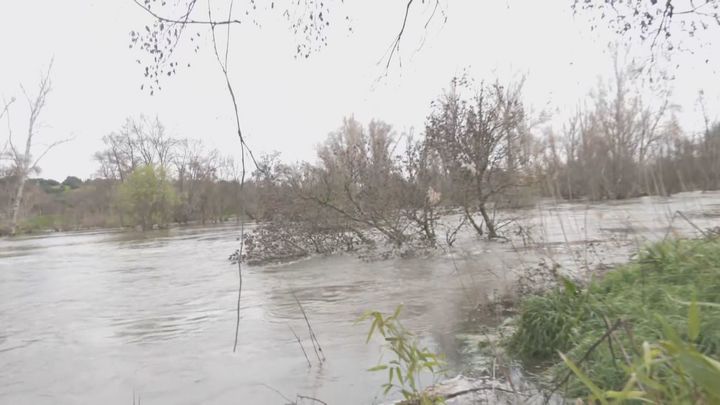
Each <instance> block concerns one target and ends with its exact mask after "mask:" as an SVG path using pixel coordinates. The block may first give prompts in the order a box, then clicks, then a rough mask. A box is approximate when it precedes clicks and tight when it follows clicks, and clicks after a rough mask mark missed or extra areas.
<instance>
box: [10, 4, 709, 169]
mask: <svg viewBox="0 0 720 405" xmlns="http://www.w3.org/2000/svg"><path fill="white" fill-rule="evenodd" d="M6 3H7V4H4V5H3V7H2V12H0V55H2V56H1V57H0V97H3V96H4V97H5V98H8V99H9V98H10V97H12V96H16V97H19V101H22V98H21V96H22V93H21V91H20V87H19V84H20V83H23V84H24V85H25V87H26V88H27V89H28V90H29V91H30V92H33V90H34V89H35V87H36V85H37V82H38V79H39V77H40V72H41V71H42V69H43V68H45V67H46V66H47V64H48V62H49V60H50V59H51V58H52V57H54V60H55V62H54V68H53V71H52V79H53V92H52V93H51V95H50V98H49V100H48V105H47V108H46V110H45V111H44V112H43V116H42V120H41V121H42V127H41V131H40V132H39V135H38V138H37V142H38V143H39V144H40V145H42V144H47V143H50V142H52V141H54V140H57V139H61V138H65V137H69V136H72V137H73V140H72V142H69V143H67V144H64V145H62V146H60V147H58V148H57V149H55V150H53V151H52V152H51V153H50V154H49V155H47V156H46V157H45V159H44V160H43V161H42V162H41V164H40V166H41V168H42V174H41V175H42V176H43V177H50V178H56V179H59V180H62V179H63V178H65V177H66V176H68V175H75V176H79V177H82V178H88V177H90V176H92V175H93V174H94V173H95V171H96V169H97V167H96V164H95V163H94V162H93V160H92V155H93V153H94V152H95V151H97V150H100V149H102V140H101V138H102V136H103V135H106V134H108V133H110V132H112V131H115V130H117V129H118V128H119V127H120V126H121V125H122V123H123V121H124V120H125V118H126V117H128V116H137V115H139V114H141V113H142V114H146V115H150V116H154V115H156V114H157V115H158V116H159V117H160V120H161V121H162V122H163V123H165V125H166V126H167V128H168V130H169V132H170V134H171V135H173V136H175V137H189V138H201V139H203V141H204V142H206V143H207V144H208V145H209V146H210V147H215V148H218V149H220V150H221V151H222V152H223V153H225V154H233V155H235V156H239V144H238V141H237V138H236V136H235V129H234V122H233V115H232V109H231V104H230V103H229V99H228V95H227V92H226V88H225V85H224V79H223V77H222V75H221V72H220V71H219V69H218V66H217V63H216V61H215V59H214V56H213V54H212V53H211V48H210V47H208V46H207V43H206V42H205V41H206V40H207V36H204V37H203V39H201V42H202V43H203V44H204V45H205V46H203V47H201V49H200V51H199V52H198V53H197V54H192V52H185V50H183V52H185V54H181V56H182V60H184V61H187V62H189V63H191V64H192V66H191V68H189V69H187V68H186V69H182V70H181V71H180V72H179V73H178V75H177V76H175V77H173V78H171V79H169V80H166V81H165V82H164V83H163V90H162V91H160V92H158V93H156V94H155V95H154V96H150V95H149V94H148V93H147V92H142V91H140V85H141V84H142V70H141V69H142V68H141V66H140V65H138V64H137V63H136V59H137V58H138V57H139V56H140V55H139V54H138V53H137V52H136V51H134V50H132V49H129V48H128V45H129V34H128V33H129V32H130V30H132V29H138V28H142V27H143V26H144V25H145V24H147V23H150V19H149V18H148V16H147V15H146V13H145V12H144V11H143V10H142V9H140V8H138V7H137V6H136V5H135V4H134V3H133V2H132V1H131V0H113V1H88V0H84V1H83V0H66V1H57V0H25V1H13V2H6ZM237 3H238V4H239V3H241V2H240V1H238V2H237ZM345 3H346V5H345V6H344V13H347V14H349V15H350V16H351V18H352V23H351V25H352V28H353V32H352V33H350V32H348V30H347V26H346V25H344V24H342V23H339V24H335V25H334V26H333V29H332V30H331V32H330V36H329V45H328V46H327V47H326V48H324V49H322V50H321V51H320V52H319V53H316V54H314V55H313V56H311V57H310V58H309V59H307V60H295V58H294V46H295V42H294V41H295V40H294V38H293V36H292V35H291V34H290V33H289V31H288V30H287V29H286V28H285V26H284V25H283V24H282V23H281V21H280V20H274V19H268V20H266V21H265V22H264V23H263V27H262V28H261V29H257V28H255V27H250V26H247V27H239V28H235V31H233V37H232V38H233V39H232V47H231V54H230V75H231V79H232V81H233V83H234V86H235V87H236V91H237V93H238V97H239V109H240V114H241V121H242V126H243V130H244V132H245V134H246V135H247V141H248V143H249V144H250V146H251V147H252V148H253V150H254V151H255V152H256V153H260V152H270V151H273V150H277V151H280V152H281V153H282V156H283V157H284V159H285V160H288V161H295V160H301V159H302V160H311V159H313V158H314V154H315V147H316V145H317V144H318V143H319V142H321V141H322V140H323V139H324V138H325V137H326V136H327V134H328V133H329V132H330V131H332V130H334V129H336V128H337V127H338V126H339V125H340V124H341V120H342V118H343V117H344V116H348V115H351V114H354V115H355V117H356V118H358V119H360V120H362V121H367V120H369V119H371V118H379V119H383V120H385V121H387V122H388V123H390V124H392V125H393V126H394V127H395V128H396V129H397V130H398V131H403V130H407V129H409V128H411V127H415V128H416V130H420V129H422V124H423V122H424V119H425V116H426V115H427V113H428V111H429V104H430V101H431V100H432V99H433V97H435V96H437V95H438V94H440V93H441V91H442V89H443V88H444V87H446V86H447V84H448V81H449V79H450V78H451V77H452V76H453V75H455V74H458V73H461V72H462V71H463V70H464V69H467V70H468V71H469V72H470V73H471V74H472V75H473V76H474V77H476V78H483V77H493V75H499V76H500V77H512V76H515V77H517V76H519V75H522V74H525V75H527V82H526V83H527V84H526V91H525V94H526V100H527V101H528V102H529V103H530V104H532V107H533V109H535V110H539V109H546V110H550V111H557V112H558V113H559V114H563V113H566V112H567V111H568V110H569V109H571V108H572V107H573V106H574V105H575V104H576V103H577V101H578V100H579V99H581V98H582V97H583V96H584V95H585V94H586V93H587V91H588V89H589V88H590V87H591V86H592V85H594V84H595V83H596V81H597V77H598V75H600V74H603V73H605V72H607V69H608V67H609V63H610V56H609V52H608V51H607V42H608V41H609V39H610V36H608V35H606V34H602V33H597V32H595V33H593V32H590V31H589V30H588V28H587V24H586V23H585V22H584V21H582V20H576V19H574V18H573V16H572V12H571V10H570V7H569V4H570V3H571V2H570V1H567V0H557V1H537V0H492V1H450V2H447V3H449V4H445V6H446V11H447V23H445V24H442V19H441V18H436V19H435V20H434V23H433V24H431V25H430V26H429V27H428V29H427V30H424V29H423V24H424V22H425V19H426V17H427V15H428V13H429V9H427V8H423V7H418V8H417V9H415V12H414V14H413V15H411V17H414V18H411V21H412V22H413V23H414V24H412V25H411V26H410V27H409V30H408V33H407V36H406V37H405V39H404V40H403V42H402V52H401V57H402V61H403V65H402V68H400V67H398V66H397V64H395V65H393V68H391V69H390V71H389V72H388V74H387V77H386V78H384V79H382V80H378V79H379V78H380V77H381V76H382V75H383V73H384V72H385V71H384V68H383V66H381V65H378V61H380V60H381V59H382V57H383V54H384V53H385V51H386V49H387V48H388V46H389V44H390V42H391V40H392V38H393V36H394V35H396V32H397V30H398V28H399V24H400V23H401V21H402V16H403V13H404V7H405V5H404V2H401V1H392V2H391V1H388V0H351V1H345ZM338 16H340V15H338ZM343 16H344V14H343ZM339 20H340V21H341V20H342V18H341V19H339ZM717 32H718V31H715V33H717ZM423 37H424V41H423ZM421 44H422V47H419V46H420V45H421ZM717 45H718V44H714V45H713V46H714V47H715V48H714V49H710V50H708V49H705V50H704V52H707V53H709V54H713V53H714V54H716V55H718V54H720V51H719V49H718V46H717ZM418 48H419V49H418ZM704 59H705V57H704V56H702V55H695V56H692V55H689V54H687V55H681V57H680V58H679V59H678V61H679V62H680V64H681V68H680V69H679V70H678V71H677V72H676V74H677V79H676V80H675V82H674V88H675V89H674V96H673V97H674V101H675V102H677V103H679V104H682V105H683V106H684V111H683V113H682V114H681V120H682V123H683V124H684V125H685V126H687V127H692V126H695V128H698V127H699V125H700V124H701V122H700V116H699V115H698V113H697V109H696V106H695V100H696V97H697V92H698V90H699V89H700V88H704V90H705V92H706V96H707V99H708V102H709V104H710V106H711V107H712V108H714V111H719V110H718V106H720V102H718V100H720V81H719V80H718V76H717V74H716V73H715V71H716V70H717V69H718V67H719V66H718V64H720V60H715V61H711V62H710V63H709V64H705V63H703V61H704ZM26 117H27V108H26V105H25V104H24V103H17V105H16V108H15V109H14V110H13V112H12V116H11V118H12V120H13V123H14V128H16V129H15V137H16V138H19V137H20V136H22V135H24V134H23V133H22V132H23V129H22V127H23V125H24V124H25V121H26V120H27V118H26ZM6 137H7V130H6V123H5V122H3V123H2V125H0V144H2V143H4V140H5V139H6Z"/></svg>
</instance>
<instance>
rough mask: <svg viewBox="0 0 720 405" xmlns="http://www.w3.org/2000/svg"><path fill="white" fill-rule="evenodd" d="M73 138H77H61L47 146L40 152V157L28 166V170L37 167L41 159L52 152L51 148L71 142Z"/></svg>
mask: <svg viewBox="0 0 720 405" xmlns="http://www.w3.org/2000/svg"><path fill="white" fill-rule="evenodd" d="M73 139H75V138H74V137H71V138H65V139H61V140H59V141H55V142H53V143H51V144H50V145H48V146H47V147H46V148H45V150H44V151H43V152H42V153H41V154H40V156H38V158H37V159H35V162H33V164H32V165H30V167H29V168H28V170H31V169H34V168H36V167H37V165H38V163H40V160H41V159H42V158H43V157H45V155H47V153H48V152H50V150H51V149H52V148H54V147H56V146H58V145H61V144H63V143H67V142H70V141H72V140H73Z"/></svg>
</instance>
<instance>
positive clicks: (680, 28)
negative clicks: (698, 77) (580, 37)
mask: <svg viewBox="0 0 720 405" xmlns="http://www.w3.org/2000/svg"><path fill="white" fill-rule="evenodd" d="M572 9H573V10H574V11H575V13H584V14H586V15H588V16H589V18H590V22H591V29H595V28H597V27H599V26H601V25H607V26H608V27H609V28H610V29H611V30H612V31H614V32H615V34H617V35H618V37H619V38H621V39H622V38H625V39H626V40H627V42H639V43H641V44H643V45H647V46H648V50H649V51H650V59H651V61H655V60H656V59H657V54H658V53H660V54H661V55H663V56H664V57H666V58H667V59H672V56H673V54H674V53H675V52H677V51H679V50H681V49H682V47H683V46H682V45H684V44H685V43H687V42H689V43H690V45H689V46H686V48H690V50H691V51H695V50H696V49H697V48H698V47H699V46H702V43H701V42H700V41H702V39H701V36H700V35H698V34H699V33H700V32H701V31H707V30H710V29H713V28H714V29H717V28H718V27H720V0H699V1H693V0H686V1H681V0H660V1H658V0H573V3H572ZM680 34H685V36H684V38H683V37H682V36H681V35H680ZM705 62H706V63H707V62H709V59H706V61H705ZM651 66H652V64H646V65H643V66H641V68H643V69H646V68H648V67H651Z"/></svg>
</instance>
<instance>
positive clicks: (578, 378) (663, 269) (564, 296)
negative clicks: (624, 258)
mask: <svg viewBox="0 0 720 405" xmlns="http://www.w3.org/2000/svg"><path fill="white" fill-rule="evenodd" d="M708 236H709V237H707V238H703V239H696V240H670V241H663V242H659V243H656V244H652V245H650V246H648V247H647V248H645V249H643V250H642V251H641V252H640V253H639V254H638V256H637V258H636V259H635V260H633V261H631V262H630V263H628V264H626V265H623V266H620V267H618V268H616V269H614V270H612V271H609V272H608V273H607V274H606V275H604V276H603V277H602V278H601V279H596V280H594V281H591V282H590V283H589V284H588V285H587V286H585V287H580V286H578V285H576V284H575V283H573V282H571V281H569V280H567V279H564V280H563V281H562V282H561V283H560V286H559V287H558V288H556V289H553V290H551V291H548V292H546V293H544V294H538V295H533V296H530V297H527V298H525V299H523V300H522V303H521V304H520V312H519V314H518V315H517V316H516V317H515V319H514V321H513V325H514V328H515V331H514V333H513V334H512V335H511V336H510V337H509V339H506V346H507V349H508V352H509V353H510V354H511V355H513V356H516V357H517V358H519V359H521V360H522V361H523V363H524V364H525V365H527V367H528V368H529V369H533V370H536V371H537V375H538V379H537V380H538V383H539V384H541V385H542V386H543V387H544V388H545V390H547V391H548V393H550V392H558V393H562V395H563V396H564V397H565V398H578V397H587V396H588V395H591V394H592V395H595V396H596V397H598V392H605V391H607V390H612V391H616V392H620V391H623V390H624V389H625V390H626V391H628V392H629V391H633V392H634V394H633V395H637V396H639V397H640V396H642V397H643V398H647V399H651V400H653V401H656V400H659V402H660V403H678V402H676V401H679V400H683V401H689V402H692V403H716V402H713V401H716V400H718V399H720V397H718V396H717V395H718V391H717V387H716V386H715V384H714V383H713V384H709V383H708V380H706V378H710V377H709V376H713V375H714V376H718V375H720V366H719V365H718V364H717V363H713V362H712V361H711V360H706V358H703V357H700V356H701V355H700V353H702V355H704V356H708V357H709V358H717V357H718V354H720V310H718V309H717V306H718V305H720V267H719V266H718V263H720V239H719V238H718V235H717V234H714V235H708ZM693 300H697V302H700V303H701V304H700V306H702V316H701V317H698V316H697V315H696V311H695V310H694V309H690V308H698V307H699V306H698V305H695V306H693V305H692V304H690V302H691V301H693ZM697 312H700V311H697ZM671 343H672V345H675V346H677V347H675V346H672V345H671ZM673 347H675V348H674V349H673ZM678 347H679V348H678ZM680 348H681V349H682V350H681V349H680ZM560 353H562V354H563V355H564V356H566V358H567V359H568V360H567V361H563V359H562V358H561V355H560ZM650 356H652V362H651V361H650V360H649V358H650ZM694 360H696V361H695V362H693V361H694ZM650 363H652V365H650ZM698 364H699V365H700V366H698ZM701 366H702V367H706V368H707V369H701V370H698V369H697V367H701ZM571 367H576V370H575V371H573V370H571ZM641 370H643V371H644V372H641ZM713 373H714V374H713ZM710 381H712V380H710ZM600 396H602V395H600ZM605 399H606V398H603V399H602V400H605ZM663 401H664V402H663Z"/></svg>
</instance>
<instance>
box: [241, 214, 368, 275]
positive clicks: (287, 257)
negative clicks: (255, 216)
mask: <svg viewBox="0 0 720 405" xmlns="http://www.w3.org/2000/svg"><path fill="white" fill-rule="evenodd" d="M244 238H245V239H244V251H243V257H242V260H244V261H246V262H247V263H248V264H252V265H255V264H263V263H272V262H287V261H291V260H297V259H301V258H303V257H307V256H310V255H313V254H332V253H337V252H345V251H354V250H356V249H358V248H359V247H360V246H362V245H365V244H367V243H369V242H368V240H367V239H365V238H364V236H363V235H362V234H359V233H357V232H353V231H351V230H347V229H340V228H329V227H328V228H322V227H315V226H309V224H306V223H300V222H287V223H276V222H267V223H262V224H260V225H258V227H257V228H255V229H254V230H253V232H251V233H249V234H246V235H245V237H244ZM231 258H232V256H231Z"/></svg>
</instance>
